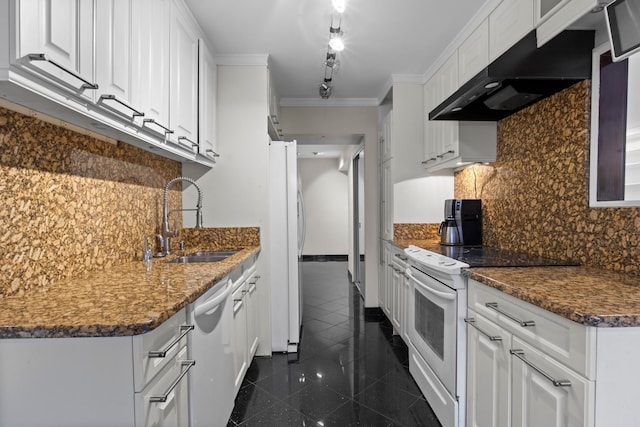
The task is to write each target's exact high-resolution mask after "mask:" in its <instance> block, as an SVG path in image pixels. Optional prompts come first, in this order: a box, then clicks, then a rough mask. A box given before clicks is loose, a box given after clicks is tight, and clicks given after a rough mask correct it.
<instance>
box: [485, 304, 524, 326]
mask: <svg viewBox="0 0 640 427" xmlns="http://www.w3.org/2000/svg"><path fill="white" fill-rule="evenodd" d="M485 305H486V306H487V307H489V308H491V309H493V310H495V311H497V312H498V313H500V314H502V315H505V316H507V317H508V318H509V319H511V320H513V321H514V322H516V323H519V324H520V326H522V327H523V328H526V327H527V326H536V322H535V321H534V320H520V319H518V318H517V317H516V316H514V315H513V314H509V313H507V312H506V311H504V310H502V309H500V308H498V303H497V302H488V303H486V304H485Z"/></svg>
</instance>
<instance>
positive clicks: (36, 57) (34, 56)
mask: <svg viewBox="0 0 640 427" xmlns="http://www.w3.org/2000/svg"><path fill="white" fill-rule="evenodd" d="M27 58H28V59H29V61H46V62H48V63H49V64H51V65H53V66H54V67H56V68H58V69H60V70H62V71H64V72H65V73H67V74H69V75H70V76H73V77H74V78H76V79H78V80H80V81H81V82H82V83H83V84H82V86H81V89H93V90H95V89H98V85H97V84H96V83H91V82H90V81H88V80H86V79H84V78H83V77H81V76H79V75H78V74H76V73H74V72H73V71H71V70H68V69H66V68H65V67H63V66H62V65H60V64H58V63H57V62H55V61H53V60H51V59H49V57H47V55H45V54H44V53H30V54H29V55H27Z"/></svg>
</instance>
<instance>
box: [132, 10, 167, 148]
mask: <svg viewBox="0 0 640 427" xmlns="http://www.w3.org/2000/svg"><path fill="white" fill-rule="evenodd" d="M131 7H132V13H131V15H132V19H131V22H132V23H133V25H132V32H131V61H132V64H131V81H132V88H131V104H132V105H134V106H136V107H137V108H140V110H141V111H142V112H144V120H143V126H144V128H145V129H147V130H149V131H151V132H154V133H155V134H158V135H159V136H161V137H163V138H164V135H165V134H166V133H167V132H168V131H169V129H168V125H169V49H168V46H169V32H168V31H167V28H168V27H169V11H170V9H169V0H135V1H133V2H132V4H131Z"/></svg>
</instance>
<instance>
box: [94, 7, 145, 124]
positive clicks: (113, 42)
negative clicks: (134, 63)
mask: <svg viewBox="0 0 640 427" xmlns="http://www.w3.org/2000/svg"><path fill="white" fill-rule="evenodd" d="M95 5H96V6H95V7H96V24H95V25H96V42H95V64H96V83H98V86H99V89H98V90H97V92H96V95H97V98H96V102H99V103H101V104H102V105H103V106H105V108H107V109H108V110H110V111H113V112H116V113H118V114H122V115H124V116H126V117H131V119H132V120H133V119H135V118H136V117H140V114H143V113H142V112H141V111H140V110H139V107H135V106H133V105H131V86H132V84H131V0H100V1H97V2H96V3H95Z"/></svg>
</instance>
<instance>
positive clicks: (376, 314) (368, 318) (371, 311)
mask: <svg viewBox="0 0 640 427" xmlns="http://www.w3.org/2000/svg"><path fill="white" fill-rule="evenodd" d="M386 317H387V316H385V314H384V311H382V309H381V308H380V307H365V308H364V320H365V322H380V321H382V320H384V319H386Z"/></svg>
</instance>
